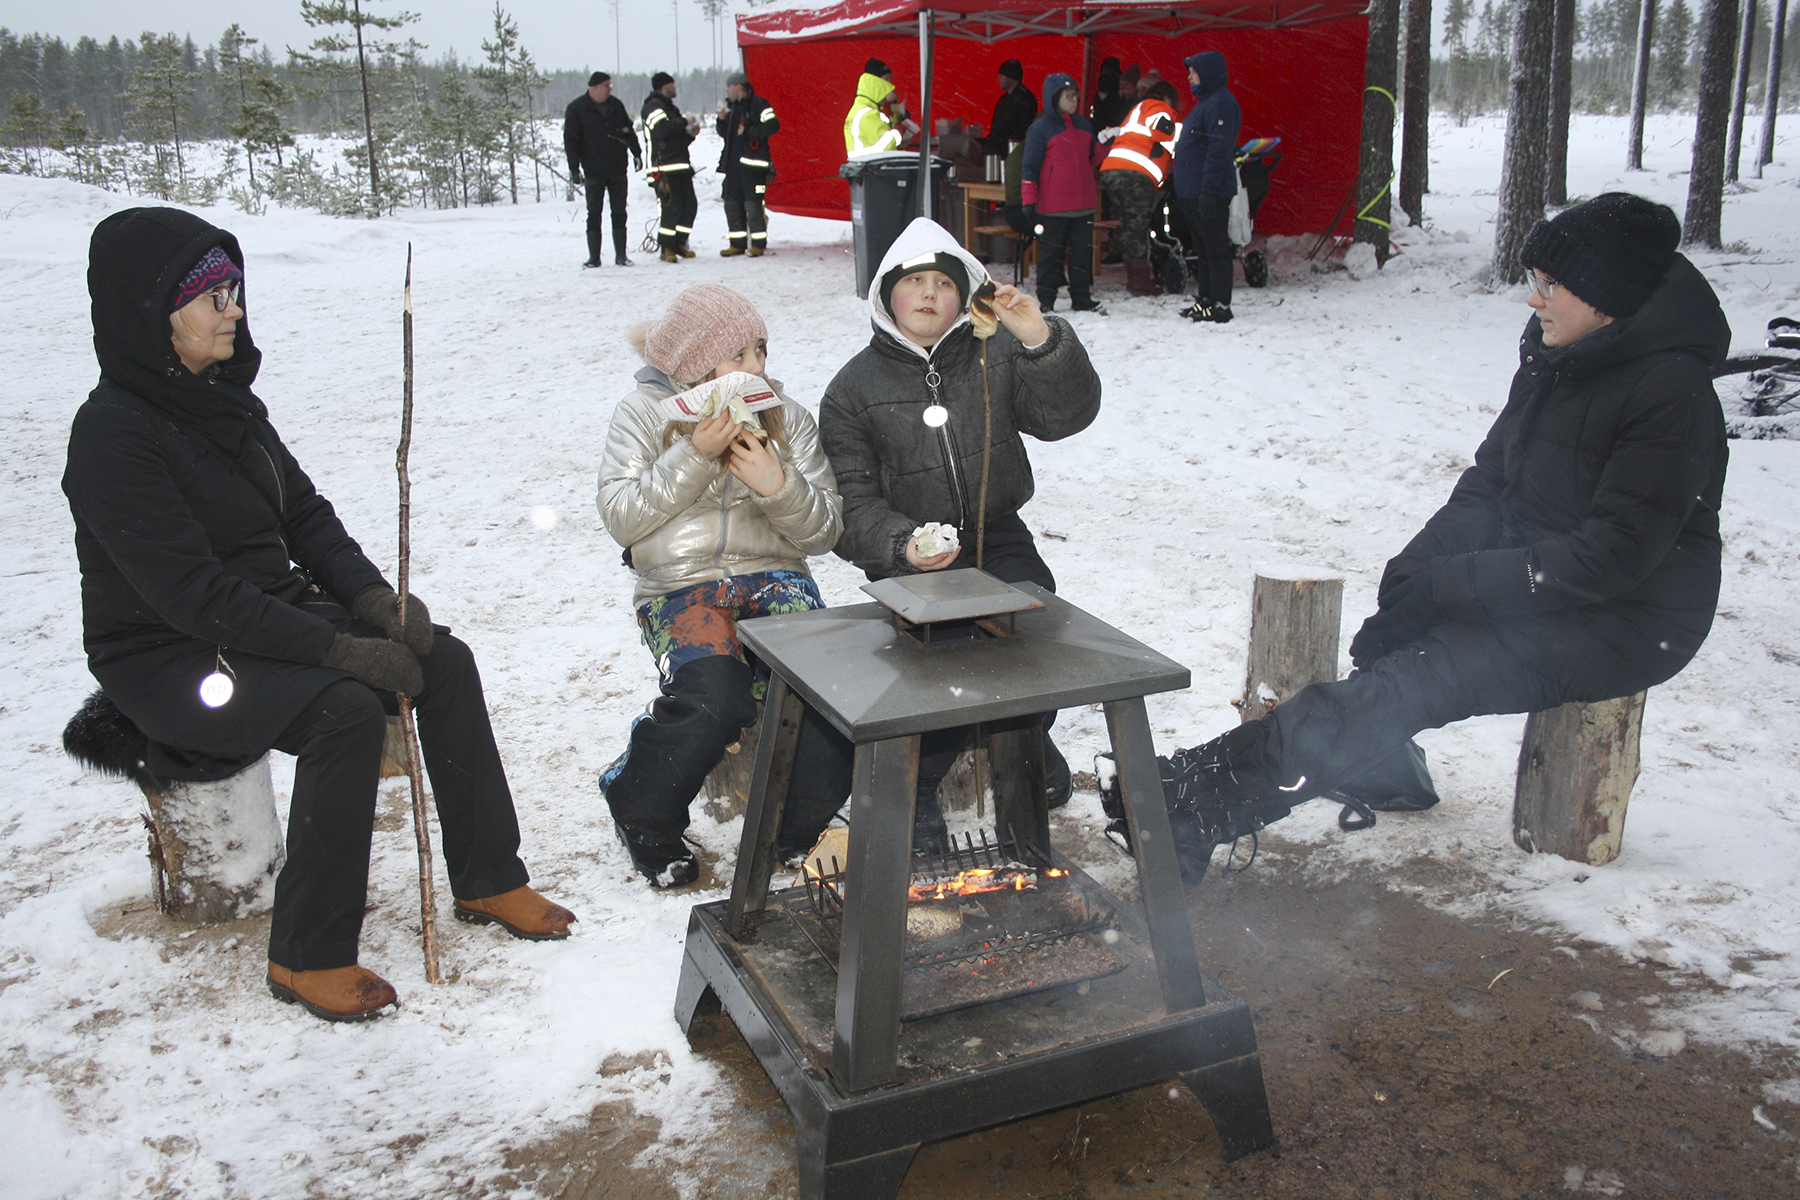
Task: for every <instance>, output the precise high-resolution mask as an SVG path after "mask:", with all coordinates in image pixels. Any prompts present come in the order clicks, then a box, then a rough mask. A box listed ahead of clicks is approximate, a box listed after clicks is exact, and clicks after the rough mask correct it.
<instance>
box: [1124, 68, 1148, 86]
mask: <svg viewBox="0 0 1800 1200" xmlns="http://www.w3.org/2000/svg"><path fill="white" fill-rule="evenodd" d="M1143 77H1144V68H1142V67H1140V66H1138V65H1137V64H1136V63H1132V64H1131V65H1130V66H1129V67H1126V68H1125V69H1124V70H1123V71H1122V72H1120V73H1119V78H1120V79H1123V80H1124V81H1125V82H1126V83H1129V84H1130V85H1131V86H1132V87H1136V86H1137V81H1138V80H1140V79H1142V78H1143Z"/></svg>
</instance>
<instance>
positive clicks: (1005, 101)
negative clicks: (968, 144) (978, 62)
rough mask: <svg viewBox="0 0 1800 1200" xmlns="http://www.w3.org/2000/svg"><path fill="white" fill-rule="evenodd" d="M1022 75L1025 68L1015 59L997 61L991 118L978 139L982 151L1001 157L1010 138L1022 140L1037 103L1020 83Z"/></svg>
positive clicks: (1008, 150) (1007, 150)
mask: <svg viewBox="0 0 1800 1200" xmlns="http://www.w3.org/2000/svg"><path fill="white" fill-rule="evenodd" d="M1024 79H1025V68H1024V67H1023V66H1022V65H1020V63H1019V60H1018V59H1016V58H1009V59H1007V60H1006V61H1005V62H1003V63H1001V64H1000V98H999V99H997V100H995V101H994V119H993V120H992V121H991V122H989V124H988V131H987V136H986V137H984V138H982V139H981V149H982V150H983V152H985V153H987V154H998V155H1001V156H1002V157H1004V156H1005V155H1006V154H1007V153H1008V152H1010V151H1011V149H1012V146H1013V143H1014V142H1023V141H1024V140H1025V131H1026V130H1028V129H1030V128H1031V122H1032V120H1033V119H1034V118H1035V117H1036V116H1037V108H1038V104H1037V97H1036V96H1034V95H1032V94H1031V89H1030V88H1028V87H1025V86H1024Z"/></svg>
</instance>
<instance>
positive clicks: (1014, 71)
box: [998, 58, 1025, 83]
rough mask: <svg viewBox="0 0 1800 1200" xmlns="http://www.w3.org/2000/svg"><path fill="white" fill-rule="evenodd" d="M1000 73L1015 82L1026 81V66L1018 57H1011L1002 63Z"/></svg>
mask: <svg viewBox="0 0 1800 1200" xmlns="http://www.w3.org/2000/svg"><path fill="white" fill-rule="evenodd" d="M998 73H999V74H1001V75H1004V76H1006V77H1007V78H1008V79H1010V80H1012V81H1013V82H1014V83H1023V82H1025V67H1024V65H1023V64H1022V63H1020V62H1019V60H1018V59H1016V58H1009V59H1007V60H1006V61H1005V62H1003V63H1001V64H1000V70H999V72H998Z"/></svg>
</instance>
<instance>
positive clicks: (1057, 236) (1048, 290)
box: [1008, 213, 1094, 582]
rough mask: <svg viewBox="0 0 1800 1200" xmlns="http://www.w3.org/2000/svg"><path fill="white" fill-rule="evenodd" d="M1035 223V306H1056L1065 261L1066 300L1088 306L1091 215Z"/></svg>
mask: <svg viewBox="0 0 1800 1200" xmlns="http://www.w3.org/2000/svg"><path fill="white" fill-rule="evenodd" d="M1038 224H1039V225H1040V226H1042V227H1043V230H1044V232H1042V233H1040V234H1038V244H1037V298H1038V304H1040V305H1041V306H1042V307H1043V309H1044V311H1045V312H1049V311H1050V309H1051V307H1052V306H1053V305H1054V304H1055V303H1056V292H1057V289H1058V288H1060V287H1062V285H1063V278H1064V271H1063V260H1064V259H1065V258H1066V259H1067V260H1068V282H1069V299H1070V300H1072V301H1074V302H1075V303H1076V304H1086V303H1088V302H1089V301H1091V300H1092V299H1093V290H1094V214H1092V213H1088V214H1087V215H1086V216H1081V217H1046V216H1045V215H1044V214H1043V213H1039V214H1038ZM1008 582H1011V581H1010V580H1009V581H1008Z"/></svg>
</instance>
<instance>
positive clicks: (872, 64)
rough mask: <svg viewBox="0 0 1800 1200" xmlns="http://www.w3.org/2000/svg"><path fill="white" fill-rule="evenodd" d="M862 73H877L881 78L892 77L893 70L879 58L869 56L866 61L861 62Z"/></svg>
mask: <svg viewBox="0 0 1800 1200" xmlns="http://www.w3.org/2000/svg"><path fill="white" fill-rule="evenodd" d="M863 74H864V75H879V76H881V77H882V78H883V79H892V78H893V77H894V70H893V68H892V67H890V66H888V65H887V64H886V63H884V62H882V61H881V60H880V59H879V58H871V59H870V60H869V61H868V62H866V63H864V64H863Z"/></svg>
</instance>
